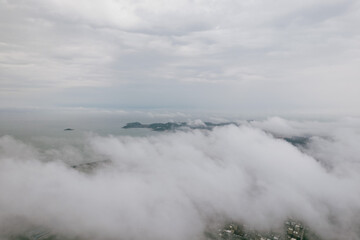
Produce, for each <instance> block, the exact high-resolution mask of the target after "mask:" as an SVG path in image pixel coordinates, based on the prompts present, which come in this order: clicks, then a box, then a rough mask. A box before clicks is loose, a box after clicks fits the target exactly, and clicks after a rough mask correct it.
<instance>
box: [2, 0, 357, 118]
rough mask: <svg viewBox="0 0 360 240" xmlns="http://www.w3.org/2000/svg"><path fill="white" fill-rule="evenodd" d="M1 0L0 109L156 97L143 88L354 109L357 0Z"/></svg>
mask: <svg viewBox="0 0 360 240" xmlns="http://www.w3.org/2000/svg"><path fill="white" fill-rule="evenodd" d="M0 3H1V5H2V7H1V10H0V11H1V23H0V28H1V32H2V35H1V37H0V49H1V55H0V68H1V74H0V79H1V85H0V87H1V92H2V94H1V102H2V107H9V106H14V107H15V106H16V107H19V106H20V107H21V106H25V105H26V106H46V107H49V106H59V105H60V106H64V105H67V104H68V103H67V102H66V101H67V100H66V99H64V98H63V93H65V95H66V94H67V95H71V97H75V98H77V99H79V100H77V101H73V102H72V103H71V104H72V105H73V106H82V105H84V102H86V103H87V104H88V105H92V106H94V105H96V104H97V101H96V100H94V99H92V94H93V91H95V90H92V89H93V88H98V87H101V88H102V89H104V91H102V92H103V93H102V94H101V95H102V96H104V99H103V102H104V103H103V105H107V106H110V105H116V106H117V107H122V106H124V105H125V106H127V107H134V106H136V107H142V106H143V105H144V104H145V103H146V104H148V105H151V106H153V107H162V106H164V105H166V103H164V102H166V101H167V98H165V97H163V98H157V99H151V98H152V96H154V93H153V92H152V91H150V93H148V94H146V92H147V91H148V89H149V85H150V86H152V87H153V88H154V89H157V92H156V93H155V94H160V95H161V94H163V95H166V96H170V97H171V96H173V95H176V94H178V95H180V97H179V99H174V100H173V102H175V103H173V105H172V106H174V107H176V106H178V105H181V104H182V103H181V102H182V101H186V100H187V99H189V100H190V101H193V102H194V103H195V107H201V108H205V109H210V108H212V106H213V105H218V107H217V108H218V109H221V108H223V107H227V108H231V109H232V110H234V109H237V110H240V111H245V112H246V111H250V110H251V109H254V106H253V105H254V104H257V105H259V106H257V107H255V109H256V108H258V110H256V111H258V112H265V111H269V112H271V113H280V112H287V111H291V110H292V109H294V108H296V109H297V111H298V112H305V111H308V112H311V113H314V112H318V111H319V109H322V111H324V112H325V113H337V114H344V113H345V114H358V110H357V109H358V108H357V106H358V104H359V97H358V96H359V95H360V94H359V92H358V89H360V87H359V86H358V77H359V71H358V68H357V66H358V65H359V59H358V53H359V41H358V38H359V30H358V29H359V28H358V27H357V22H359V16H360V14H359V3H358V2H357V1H350V0H349V1H347V0H346V1H344V0H333V1H322V0H317V1H315V2H314V1H295V2H292V3H290V2H288V1H277V2H276V3H274V2H266V1H260V0H259V1H252V2H251V3H250V2H238V1H230V0H229V1H222V2H217V1H210V2H209V1H195V2H194V1H184V0H181V1H180V0H179V1H172V3H171V4H169V3H168V2H166V1H165V2H164V1H152V2H149V1H137V2H133V1H113V0H107V1H92V2H86V1H76V2H72V1H61V2H58V1H42V0H32V1H5V0H2V1H1V2H0ZM133 86H136V88H137V89H140V92H142V93H143V92H145V94H138V93H137V92H136V91H133ZM163 86H167V87H166V88H165V89H164V88H163ZM179 86H180V88H179ZM213 86H214V87H213ZM212 88H216V89H219V90H218V92H217V93H216V95H217V96H226V97H227V98H228V99H226V100H224V101H223V102H222V103H221V104H217V103H216V101H215V100H214V98H213V95H214V93H213V92H212V91H211V90H209V89H212ZM178 89H194V93H192V94H191V95H192V96H193V98H188V97H187V93H186V91H192V90H181V91H179V90H178ZM109 91H110V92H111V91H113V92H114V93H112V94H108V93H109ZM100 92H101V91H100ZM163 92H168V93H163ZM177 92H178V93H177ZM232 92H233V93H232ZM105 93H106V94H105ZM105 95H106V96H105ZM119 95H121V96H124V99H120V100H119V99H118V96H119ZM127 95H129V96H135V97H136V98H137V100H134V99H132V98H131V97H129V98H128V97H127ZM195 95H201V96H200V98H202V99H203V101H202V102H201V101H196V100H197V97H196V96H195ZM304 96H306V98H305V97H304ZM149 99H150V100H149ZM184 99H185V100H184ZM44 100H45V101H44ZM254 102H255V103H254ZM196 105H197V106H196ZM268 105H270V106H268Z"/></svg>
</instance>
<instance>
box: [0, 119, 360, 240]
mask: <svg viewBox="0 0 360 240" xmlns="http://www.w3.org/2000/svg"><path fill="white" fill-rule="evenodd" d="M279 121H282V123H283V124H286V125H287V126H288V128H291V129H293V131H295V130H296V131H298V132H301V134H304V133H305V132H306V131H304V129H305V128H306V129H307V132H309V129H311V128H312V127H313V126H314V124H315V125H316V124H317V125H318V126H319V125H321V126H323V129H328V131H327V133H328V135H327V137H325V136H324V135H322V136H320V135H317V136H314V137H312V138H311V141H310V142H309V143H308V145H307V146H306V147H305V148H303V149H301V151H300V150H299V149H298V148H296V147H294V146H292V145H291V144H289V143H287V142H285V141H284V140H281V139H276V138H274V137H273V136H272V135H270V134H269V133H265V132H264V131H263V130H261V129H260V128H258V127H253V126H249V125H248V126H244V125H243V126H240V127H236V126H227V127H218V128H215V129H214V130H213V131H197V130H196V131H189V132H175V133H168V134H160V135H156V136H148V137H127V136H120V137H116V136H107V137H101V136H96V135H95V136H89V137H88V138H87V140H86V141H85V142H84V144H85V145H86V146H87V148H86V150H84V149H85V148H84V149H77V152H78V153H79V154H80V155H79V154H77V155H74V154H73V153H74V150H73V151H69V149H66V148H63V149H53V150H52V151H45V152H44V151H43V150H40V149H36V148H34V147H32V146H31V145H29V144H26V143H23V142H19V141H18V140H15V139H13V138H12V137H8V136H3V137H1V138H0V191H1V195H0V210H1V213H2V214H1V216H0V226H1V227H0V233H2V234H3V235H5V236H7V235H8V234H11V233H12V232H21V231H24V230H25V229H27V228H29V227H30V226H42V227H44V228H47V229H50V230H51V231H53V232H55V233H58V234H62V235H65V236H69V237H75V236H78V237H82V238H90V237H91V238H98V239H113V238H119V237H120V238H124V239H130V238H131V239H142V238H143V237H144V236H146V238H147V239H199V238H202V237H203V232H204V230H205V229H206V228H207V227H209V224H210V223H214V222H215V223H217V224H220V225H219V226H221V223H223V222H224V221H236V222H242V223H245V224H247V225H248V226H251V227H254V228H256V229H259V230H263V229H270V228H278V227H281V226H282V224H283V221H284V220H286V219H287V218H288V217H292V218H296V219H299V220H301V221H304V223H306V224H307V225H308V226H310V227H311V229H313V230H314V231H316V232H317V233H318V234H320V235H321V236H323V237H325V238H327V239H360V234H359V232H358V225H359V221H360V218H359V217H360V204H359V202H360V201H359V200H360V191H359V182H360V177H359V174H358V173H359V171H360V168H359V158H358V156H359V154H358V151H359V150H358V149H357V147H356V142H358V139H359V136H360V135H359V128H358V127H359V125H358V122H357V121H355V122H354V120H352V121H350V122H352V123H351V125H352V127H351V131H350V132H351V134H349V132H346V131H344V130H343V129H340V128H339V127H337V131H329V129H330V128H329V127H328V126H329V125H327V124H326V123H325V124H324V125H322V124H320V123H309V122H308V123H304V122H303V123H301V122H289V121H286V120H284V119H279V118H274V119H269V120H267V121H264V122H257V123H256V124H258V125H261V124H263V125H266V126H267V127H268V128H270V126H271V127H272V128H273V129H279V124H278V122H279ZM294 124H295V125H296V124H297V127H294ZM333 124H334V123H333ZM335 125H336V126H339V125H338V124H335ZM335 125H334V126H335ZM299 126H300V127H299ZM343 126H344V125H343ZM283 129H286V128H283ZM267 131H269V130H267ZM286 131H288V132H289V130H288V129H287V130H286ZM289 135H292V136H294V134H290V133H289ZM295 135H299V134H295ZM54 152H56V154H55V153H54ZM89 153H91V155H92V158H93V159H109V160H111V161H112V164H110V165H107V166H102V167H99V168H98V169H97V170H96V171H95V172H93V173H92V174H90V175H89V174H84V173H81V172H78V171H77V170H75V169H72V168H69V167H68V166H67V165H66V164H64V162H66V161H67V158H68V157H69V156H73V159H78V160H77V161H78V162H82V161H84V157H82V158H81V157H79V156H81V155H83V156H85V155H86V156H88V155H89ZM93 159H92V160H93ZM92 160H91V161H92ZM85 161H86V159H85ZM329 166H331V167H329Z"/></svg>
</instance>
